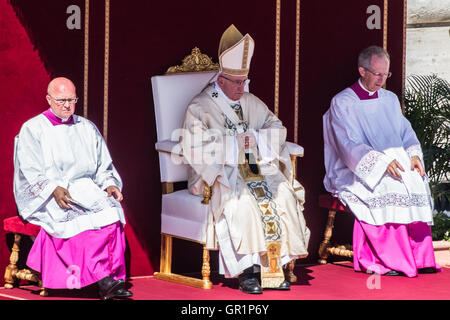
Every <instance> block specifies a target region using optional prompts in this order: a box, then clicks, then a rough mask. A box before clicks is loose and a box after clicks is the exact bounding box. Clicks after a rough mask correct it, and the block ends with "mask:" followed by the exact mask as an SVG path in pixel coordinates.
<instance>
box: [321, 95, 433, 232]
mask: <svg viewBox="0 0 450 320" xmlns="http://www.w3.org/2000/svg"><path fill="white" fill-rule="evenodd" d="M377 93H378V97H377V98H375V99H368V100H364V99H360V98H358V96H357V95H356V94H355V92H354V91H353V90H352V89H351V88H347V89H345V90H343V91H341V92H340V93H338V94H337V95H336V96H335V97H334V98H333V99H332V101H331V106H330V108H329V110H328V111H327V112H326V113H325V114H324V116H323V134H324V158H325V169H326V175H325V178H324V185H325V188H326V189H327V191H329V192H330V193H332V194H333V195H335V196H337V197H339V199H340V200H341V201H342V202H343V203H344V204H346V205H347V206H348V207H350V209H351V210H352V212H353V213H354V214H355V216H356V217H357V218H358V220H360V221H364V222H366V223H368V224H371V225H383V224H386V223H401V224H408V223H411V222H415V221H422V222H426V223H428V224H432V221H433V219H432V198H431V195H430V190H429V187H428V179H427V177H426V175H425V176H424V177H421V176H420V174H419V173H418V172H417V170H411V157H412V156H418V157H419V158H420V159H421V161H422V165H424V163H423V156H422V150H421V147H420V143H419V141H418V140H417V137H416V134H415V133H414V131H413V129H412V128H411V124H410V123H409V121H408V120H407V119H406V118H405V117H404V116H403V114H402V111H401V107H400V104H399V101H398V98H397V96H396V95H395V94H394V93H392V92H390V91H387V90H384V89H380V90H379V91H378V92H377ZM394 159H395V160H397V161H398V162H399V163H400V164H401V166H402V167H403V169H404V170H405V171H404V172H401V171H400V173H401V176H402V178H401V179H396V178H394V177H392V176H391V175H389V174H388V173H386V169H387V166H388V165H389V163H390V162H391V161H393V160H394Z"/></svg>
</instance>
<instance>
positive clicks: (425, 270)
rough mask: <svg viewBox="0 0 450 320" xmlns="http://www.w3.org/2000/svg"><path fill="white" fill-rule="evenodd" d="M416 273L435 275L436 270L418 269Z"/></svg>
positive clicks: (428, 268) (431, 268)
mask: <svg viewBox="0 0 450 320" xmlns="http://www.w3.org/2000/svg"><path fill="white" fill-rule="evenodd" d="M417 272H418V273H420V274H424V273H436V272H437V270H436V269H435V268H433V267H426V268H420V269H419V270H418V271H417Z"/></svg>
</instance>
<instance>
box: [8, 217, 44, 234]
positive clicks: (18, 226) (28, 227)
mask: <svg viewBox="0 0 450 320" xmlns="http://www.w3.org/2000/svg"><path fill="white" fill-rule="evenodd" d="M3 230H5V232H14V233H21V234H26V235H27V236H34V237H35V236H37V235H38V233H39V231H40V230H41V227H39V226H37V225H35V224H31V223H28V222H26V221H25V222H24V221H23V220H22V219H21V218H20V217H19V216H15V217H11V218H6V219H5V220H3Z"/></svg>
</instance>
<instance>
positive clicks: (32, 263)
mask: <svg viewBox="0 0 450 320" xmlns="http://www.w3.org/2000/svg"><path fill="white" fill-rule="evenodd" d="M43 115H44V116H45V117H46V118H47V119H48V120H49V121H50V122H51V124H52V125H53V126H59V125H73V124H74V123H75V121H74V118H73V117H72V116H71V117H70V118H69V119H67V121H65V122H63V121H62V120H61V119H60V118H58V117H56V116H55V115H54V114H53V113H52V112H51V110H50V109H48V110H47V111H45V112H44V113H43ZM105 215H106V214H105ZM114 220H116V221H115V222H112V223H111V222H108V221H107V222H102V223H101V224H99V225H97V226H96V227H92V226H87V224H86V223H84V224H83V225H82V226H83V227H84V229H85V230H82V229H81V227H80V228H79V231H78V232H75V231H74V232H72V231H71V236H67V237H59V236H58V237H56V236H53V235H51V234H50V233H49V232H50V231H49V232H47V231H46V230H45V229H47V230H50V229H49V227H47V226H46V225H43V227H42V228H41V230H40V232H39V234H38V236H37V237H36V239H35V241H34V243H33V246H32V248H31V251H30V253H29V255H28V259H27V265H28V266H29V267H30V268H32V269H34V270H36V271H38V272H40V273H41V277H42V285H43V287H45V288H53V289H74V288H82V287H85V286H87V285H90V284H92V283H95V282H97V281H99V280H101V279H103V278H104V277H107V276H109V277H112V278H114V279H116V280H117V279H123V280H125V277H126V267H125V257H124V253H125V247H126V241H125V232H124V227H123V223H122V222H121V221H120V220H121V219H117V218H114V219H111V220H110V221H114ZM71 221H72V220H71ZM33 223H35V222H33ZM79 224H80V225H81V223H79ZM77 230H78V229H77ZM61 234H64V232H61ZM72 234H75V235H72Z"/></svg>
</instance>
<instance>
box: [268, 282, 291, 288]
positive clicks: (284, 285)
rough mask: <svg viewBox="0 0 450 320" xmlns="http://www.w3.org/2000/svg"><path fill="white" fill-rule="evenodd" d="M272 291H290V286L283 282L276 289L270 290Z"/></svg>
mask: <svg viewBox="0 0 450 320" xmlns="http://www.w3.org/2000/svg"><path fill="white" fill-rule="evenodd" d="M270 289H272V290H291V285H290V283H289V282H288V281H286V280H285V281H283V283H282V284H280V286H279V287H278V288H270Z"/></svg>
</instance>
